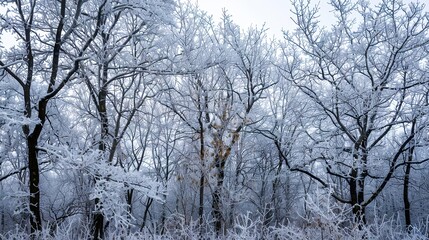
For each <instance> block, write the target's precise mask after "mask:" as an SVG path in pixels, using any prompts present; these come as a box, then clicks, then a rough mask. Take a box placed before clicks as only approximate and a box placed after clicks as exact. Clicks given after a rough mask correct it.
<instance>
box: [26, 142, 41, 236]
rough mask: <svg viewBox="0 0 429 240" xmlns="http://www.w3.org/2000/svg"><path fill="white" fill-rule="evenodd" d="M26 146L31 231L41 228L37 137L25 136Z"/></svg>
mask: <svg viewBox="0 0 429 240" xmlns="http://www.w3.org/2000/svg"><path fill="white" fill-rule="evenodd" d="M27 147H28V171H29V173H30V174H29V182H28V184H29V186H30V214H31V216H30V225H31V233H35V232H37V231H41V230H42V221H41V216H40V189H39V162H38V159H37V138H36V137H33V136H32V135H30V136H28V137H27Z"/></svg>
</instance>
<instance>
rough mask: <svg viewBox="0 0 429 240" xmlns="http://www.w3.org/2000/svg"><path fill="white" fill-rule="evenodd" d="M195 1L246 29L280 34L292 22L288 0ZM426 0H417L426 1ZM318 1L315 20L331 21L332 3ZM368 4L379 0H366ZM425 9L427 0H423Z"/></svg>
mask: <svg viewBox="0 0 429 240" xmlns="http://www.w3.org/2000/svg"><path fill="white" fill-rule="evenodd" d="M191 1H194V2H197V3H198V5H199V6H200V8H201V9H203V10H205V11H207V12H208V13H209V14H211V15H213V16H214V18H215V19H214V20H215V21H218V20H219V19H220V16H221V15H222V9H223V8H225V9H227V11H228V13H229V14H230V15H232V19H233V20H234V22H236V23H237V24H238V25H240V26H241V27H242V28H244V29H246V28H248V27H249V26H250V25H251V24H253V25H255V24H256V25H258V26H262V24H264V23H266V27H268V28H269V29H270V34H273V35H276V36H277V37H279V36H281V30H282V29H285V30H292V29H294V24H293V22H292V20H291V12H290V9H291V3H290V0H191ZM415 1H416V0H403V2H404V3H406V4H407V3H410V2H415ZM427 1H428V0H420V2H422V3H426V2H427ZM313 2H314V4H317V3H319V7H320V11H319V15H320V18H319V21H320V22H321V23H322V24H324V25H330V24H332V23H334V20H333V13H332V7H331V6H330V5H329V4H328V2H329V0H314V1H312V3H313ZM369 2H371V3H372V4H375V3H377V2H380V0H370V1H369ZM425 9H426V11H429V3H426V8H425Z"/></svg>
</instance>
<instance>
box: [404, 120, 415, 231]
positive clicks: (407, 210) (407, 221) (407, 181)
mask: <svg viewBox="0 0 429 240" xmlns="http://www.w3.org/2000/svg"><path fill="white" fill-rule="evenodd" d="M415 124H416V121H415V120H414V121H413V126H412V129H411V130H412V131H413V134H415ZM409 145H410V149H409V151H408V158H407V162H406V165H405V176H404V189H403V198H404V214H405V227H406V229H407V231H408V232H411V230H412V225H411V203H410V199H409V195H408V194H409V184H410V174H411V163H412V161H413V155H414V148H415V145H414V141H411V142H410V144H409Z"/></svg>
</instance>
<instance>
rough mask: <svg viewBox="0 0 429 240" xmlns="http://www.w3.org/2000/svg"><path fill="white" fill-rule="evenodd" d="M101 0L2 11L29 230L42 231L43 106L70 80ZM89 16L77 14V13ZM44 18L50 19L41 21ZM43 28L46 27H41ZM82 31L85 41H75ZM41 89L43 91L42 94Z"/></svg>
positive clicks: (3, 64)
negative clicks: (19, 119)
mask: <svg viewBox="0 0 429 240" xmlns="http://www.w3.org/2000/svg"><path fill="white" fill-rule="evenodd" d="M104 4H105V1H104V2H103V1H101V2H100V3H98V4H96V5H94V4H92V2H88V1H81V0H78V1H73V2H71V1H66V0H62V1H55V2H53V3H52V2H50V1H35V0H32V1H21V0H19V1H15V2H13V3H12V2H10V3H7V4H6V5H5V6H4V7H5V8H7V10H8V11H6V13H5V14H4V15H2V16H1V25H2V26H4V27H5V29H3V31H8V32H9V33H10V34H11V35H12V36H13V38H14V39H15V40H16V44H15V47H14V48H13V49H11V50H10V51H9V53H8V54H7V55H4V56H3V58H4V59H2V60H0V68H1V69H3V70H4V71H5V72H6V73H7V75H3V78H4V77H7V78H8V79H9V81H16V82H17V83H18V84H19V85H20V86H21V89H20V96H21V97H22V101H20V102H21V103H22V108H20V112H22V115H23V117H24V118H26V119H28V120H29V121H27V123H24V124H22V132H23V134H24V138H25V140H26V144H27V154H28V155H27V159H28V172H29V174H28V185H29V209H30V226H31V232H32V233H35V232H37V231H40V230H41V229H42V219H41V214H40V188H39V175H40V173H39V154H40V151H39V147H40V146H39V139H40V137H41V136H42V135H43V134H42V130H43V128H44V126H45V125H46V124H48V123H47V122H46V119H47V116H48V109H49V105H48V103H49V102H50V101H52V100H53V99H54V98H55V97H56V96H57V95H59V93H60V92H61V91H62V90H63V89H64V88H65V86H66V85H67V84H68V83H69V82H70V81H71V80H72V79H73V78H74V77H75V75H76V73H77V71H78V69H79V65H80V63H81V62H82V61H83V60H85V59H86V58H87V51H88V49H89V46H90V44H91V43H92V41H93V40H94V38H95V36H96V35H97V33H98V31H99V26H100V22H101V21H100V18H99V15H98V13H99V12H100V11H101V9H102V8H103V6H104ZM84 8H88V9H92V10H93V12H91V13H88V14H82V13H83V9H84ZM46 16H50V17H46ZM46 26H49V28H46ZM82 28H86V30H87V31H88V33H89V34H88V38H85V39H82V38H81V36H82V35H81V34H80V33H81V31H82ZM42 89H45V90H44V91H43V90H42Z"/></svg>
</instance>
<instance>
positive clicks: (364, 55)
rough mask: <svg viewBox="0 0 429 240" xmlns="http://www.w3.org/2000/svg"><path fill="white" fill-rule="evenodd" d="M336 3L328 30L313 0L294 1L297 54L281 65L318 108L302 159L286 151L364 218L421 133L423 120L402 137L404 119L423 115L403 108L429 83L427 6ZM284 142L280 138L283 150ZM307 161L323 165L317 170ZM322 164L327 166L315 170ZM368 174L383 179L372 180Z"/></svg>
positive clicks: (292, 38)
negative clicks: (427, 72)
mask: <svg viewBox="0 0 429 240" xmlns="http://www.w3.org/2000/svg"><path fill="white" fill-rule="evenodd" d="M331 5H332V7H333V8H334V12H335V16H336V18H337V22H336V24H335V25H333V26H331V27H330V29H328V30H327V29H326V28H321V27H320V25H319V24H318V21H317V14H318V12H317V9H315V8H311V6H310V2H309V1H294V11H293V13H294V15H295V19H294V21H295V23H296V25H297V29H296V31H295V32H293V34H292V33H286V34H285V40H286V42H287V44H289V46H290V48H289V49H288V50H287V51H288V52H290V53H291V54H290V55H289V56H293V57H292V58H291V59H290V61H288V64H286V65H285V66H284V67H282V70H283V73H284V77H285V78H286V79H288V80H290V81H292V82H293V83H294V85H295V86H297V87H298V88H299V89H300V90H301V92H302V93H304V94H305V95H306V96H307V97H308V99H309V100H311V101H312V103H313V104H312V106H311V111H313V114H311V115H309V117H310V119H311V120H310V121H312V126H308V127H307V129H306V135H307V138H308V143H309V144H307V148H306V149H303V154H304V155H303V157H304V159H306V160H305V161H304V164H302V163H301V164H299V165H296V163H295V164H292V162H291V161H290V160H289V159H288V158H287V157H286V155H285V154H284V153H283V158H284V160H286V163H287V164H288V165H289V166H290V168H291V169H293V170H296V171H300V172H302V173H304V174H307V175H308V176H310V177H311V178H313V179H314V180H316V181H317V182H318V183H320V184H322V185H323V186H325V187H328V186H333V187H334V189H335V191H334V192H333V193H332V196H333V197H334V198H335V199H337V200H338V201H340V202H343V203H348V204H350V205H351V206H352V207H353V213H354V214H355V217H356V220H357V221H360V220H362V221H363V222H365V215H364V213H365V207H366V206H368V205H369V204H370V203H371V202H372V201H374V200H375V199H376V198H377V196H378V195H379V194H380V192H381V191H382V190H383V189H384V188H385V186H386V185H387V183H388V182H389V180H390V179H391V178H392V176H393V174H394V171H395V169H396V166H397V164H398V160H399V159H400V156H401V154H402V153H403V152H404V151H406V150H407V146H408V144H409V143H410V142H411V141H412V140H413V139H414V138H415V133H416V132H420V131H423V129H424V128H425V125H422V126H420V127H418V128H416V129H415V131H411V132H409V131H408V130H407V131H404V135H402V137H400V138H398V137H396V136H397V133H398V131H399V132H401V131H402V130H401V129H402V127H401V126H403V124H405V125H406V126H407V127H406V128H407V129H409V128H411V127H412V126H413V124H412V122H413V121H415V119H419V118H421V115H415V116H414V118H407V117H405V116H404V114H405V113H406V112H407V111H408V109H409V107H408V106H409V103H408V101H407V99H408V98H409V97H413V96H414V95H416V94H419V93H418V89H419V87H420V86H421V85H422V84H423V83H424V77H423V76H424V75H422V74H421V73H423V71H422V66H423V65H422V64H425V63H424V62H425V60H424V59H425V56H426V55H425V54H424V53H423V52H424V51H422V50H423V49H424V48H425V47H427V45H428V43H429V39H428V37H427V36H428V31H429V24H428V21H427V18H426V17H425V15H424V13H423V6H422V5H420V4H416V3H412V4H410V5H405V4H403V3H401V2H399V1H395V0H389V1H383V2H382V3H381V4H379V5H377V6H376V7H375V8H373V7H371V6H369V5H368V4H367V3H362V2H359V3H352V2H350V1H331ZM356 18H358V19H359V21H356ZM286 54H287V53H286ZM411 72H416V73H418V74H410V73H411ZM422 77H423V78H422ZM392 141H393V149H391V150H390V152H386V153H385V154H382V153H381V152H383V146H386V145H388V144H391V143H392ZM283 144H284V143H280V142H279V143H277V146H278V148H279V150H280V151H281V152H282V147H281V146H282V145H283ZM392 150H393V151H392ZM378 159H383V160H382V165H383V168H384V169H387V171H386V170H380V172H383V173H382V175H380V174H381V173H380V172H379V171H377V170H376V169H379V168H378V167H379V166H380V163H379V160H378ZM309 166H320V167H315V169H316V170H314V171H311V170H310V168H309ZM321 166H323V169H324V170H325V173H326V174H319V173H317V172H319V171H320V170H321V168H322V167H321ZM368 179H371V182H376V183H377V184H376V185H372V184H371V185H369V184H368V181H367V180H368ZM340 183H341V184H340ZM334 184H335V185H334ZM344 185H345V186H347V187H345V186H344ZM341 186H344V189H340V188H342V187H341ZM368 188H370V191H368ZM344 190H345V192H347V194H348V196H347V195H344V194H343V193H344Z"/></svg>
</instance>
